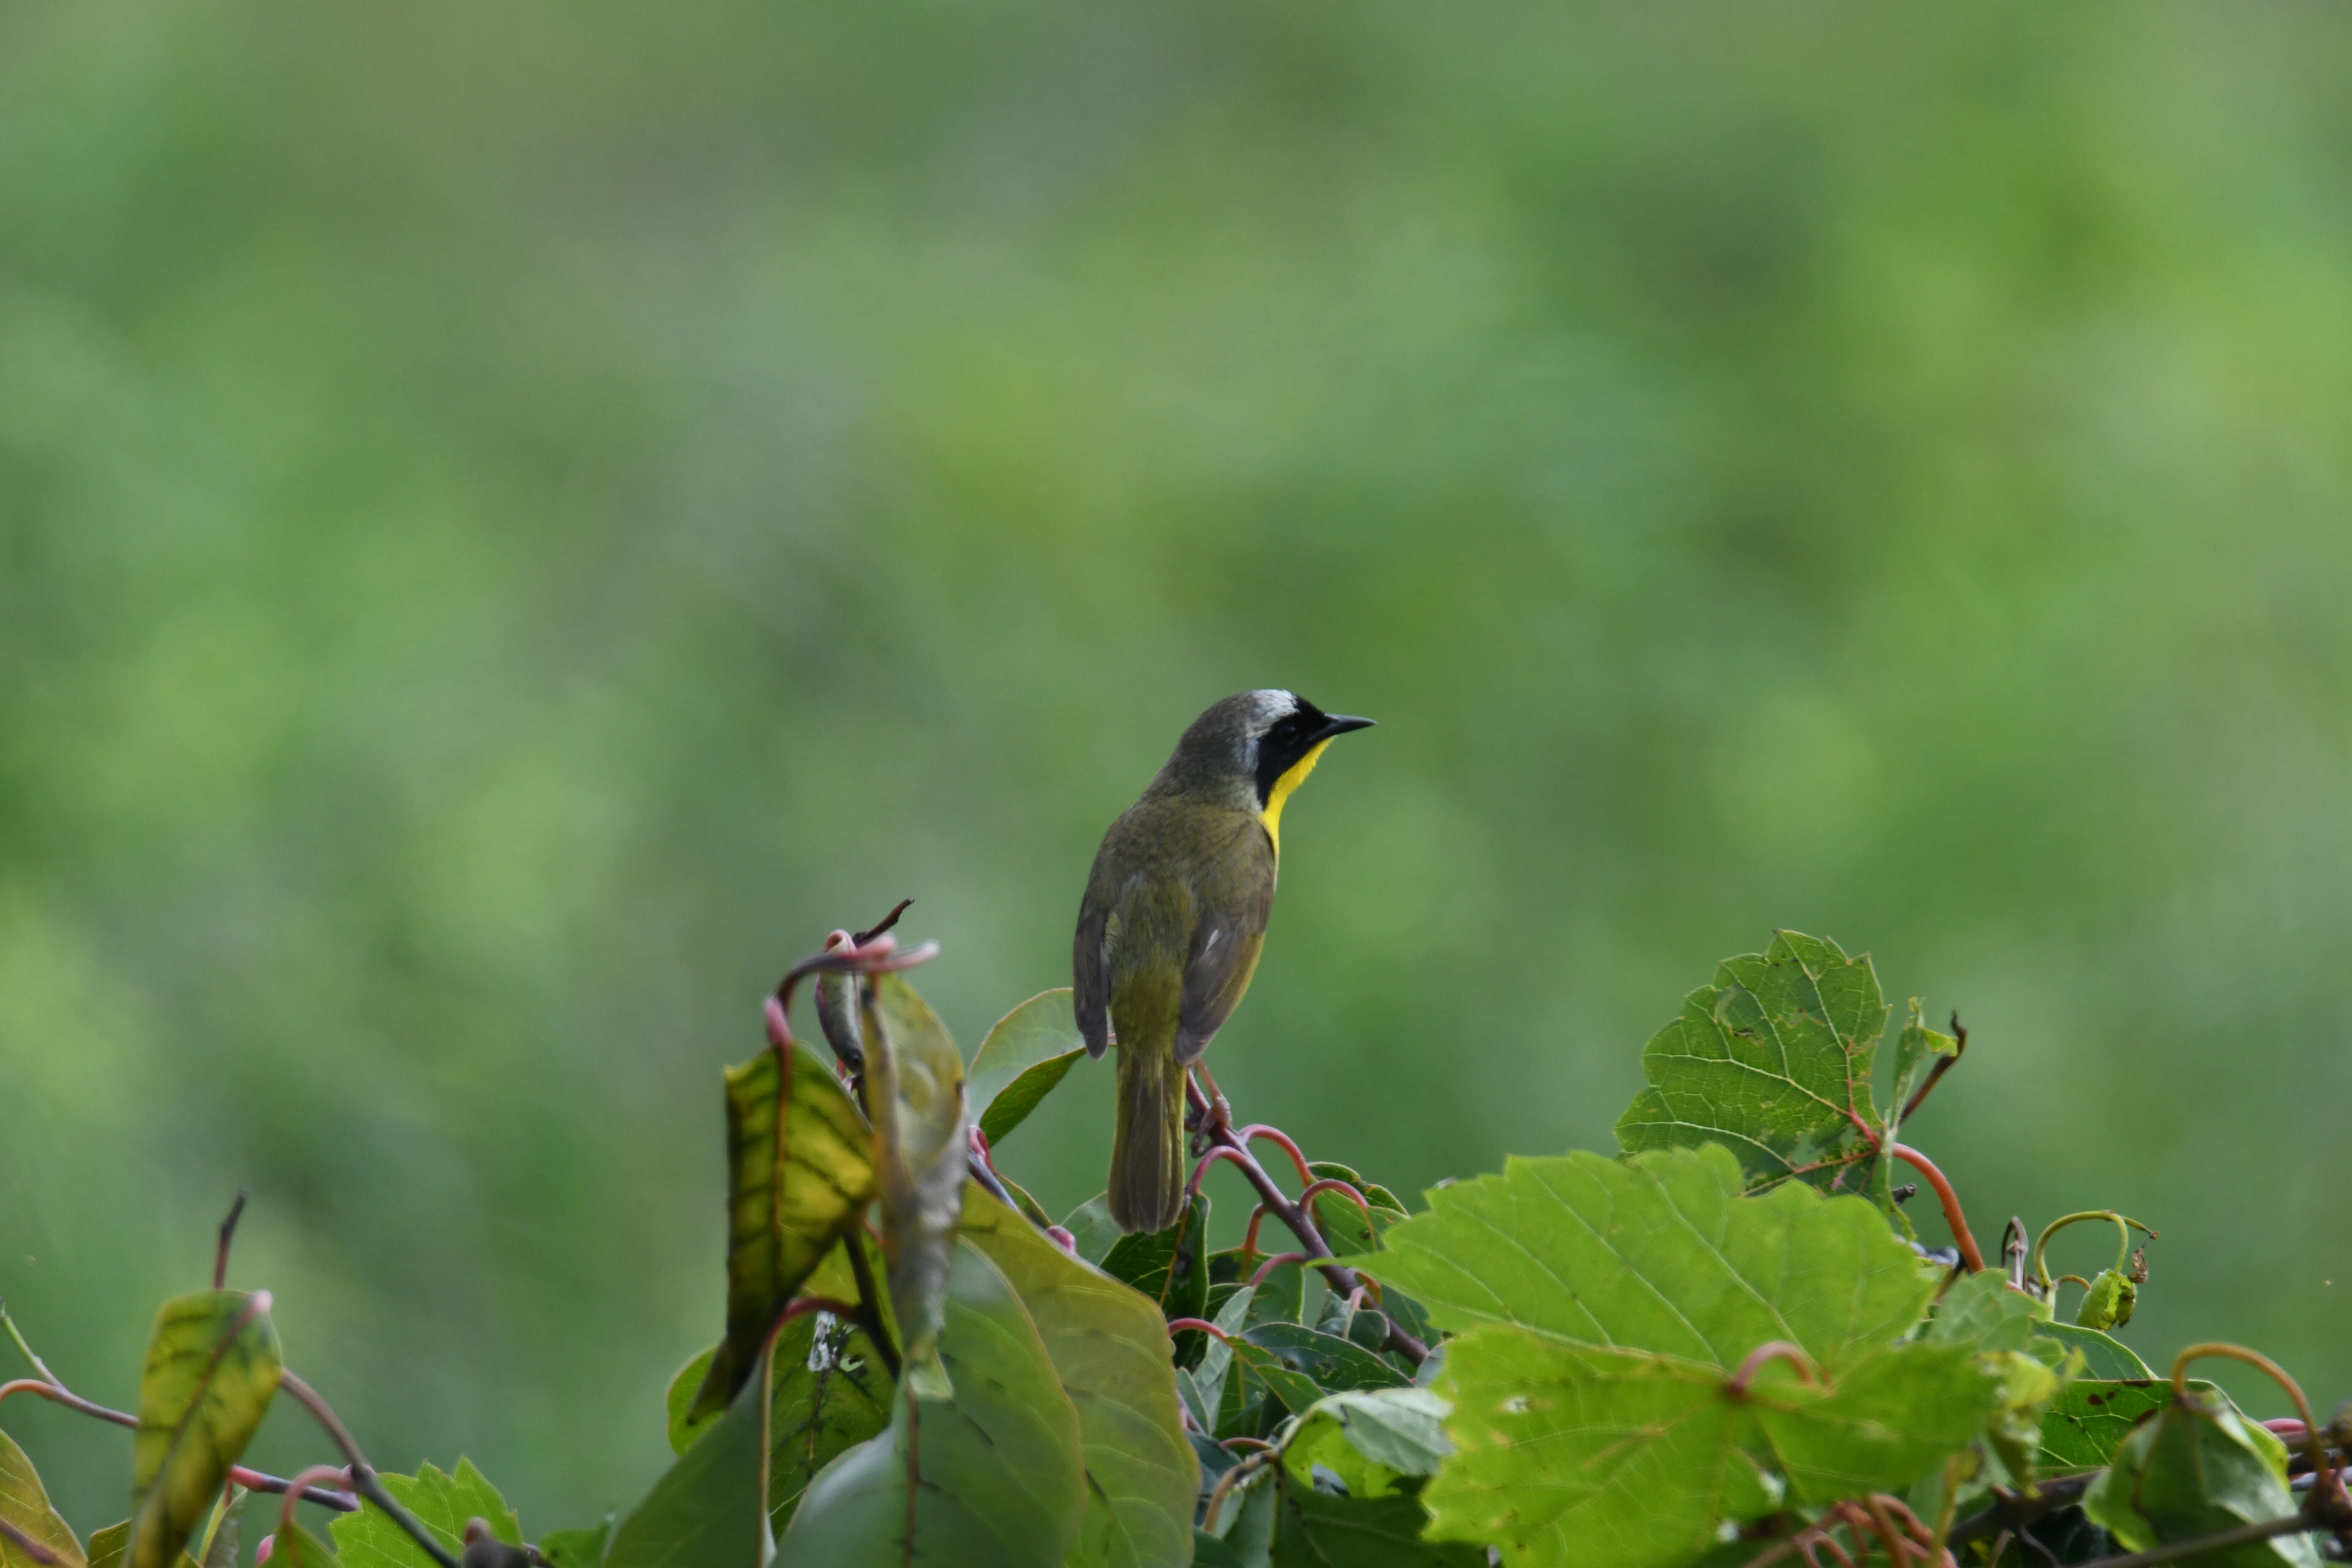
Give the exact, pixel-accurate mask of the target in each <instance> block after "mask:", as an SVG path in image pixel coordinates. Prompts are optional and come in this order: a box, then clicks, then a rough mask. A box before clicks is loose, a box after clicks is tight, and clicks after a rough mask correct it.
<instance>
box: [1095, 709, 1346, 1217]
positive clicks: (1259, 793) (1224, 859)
mask: <svg viewBox="0 0 2352 1568" xmlns="http://www.w3.org/2000/svg"><path fill="white" fill-rule="evenodd" d="M1371 723H1372V721H1370V719H1359V718H1354V717H1351V716H1349V715H1347V714H1339V713H1326V712H1324V711H1323V710H1321V709H1320V708H1318V707H1317V706H1315V704H1314V703H1312V702H1309V701H1307V700H1306V699H1305V698H1303V697H1300V696H1297V694H1296V693H1293V692H1289V691H1284V690H1280V689H1271V688H1269V689H1263V690H1257V691H1244V692H1241V693H1239V694H1237V695H1235V696H1232V697H1228V698H1226V699H1224V700H1223V701H1221V702H1217V703H1214V704H1212V705H1211V706H1210V708H1209V709H1208V710H1207V711H1205V712H1203V713H1202V715H1201V716H1200V717H1199V718H1198V719H1195V720H1193V721H1192V726H1191V727H1190V728H1188V729H1187V730H1186V731H1184V733H1183V735H1182V736H1181V738H1180V739H1179V740H1178V741H1177V742H1176V750H1175V752H1174V753H1173V754H1172V755H1171V756H1170V757H1169V759H1168V765H1167V766H1165V767H1163V768H1161V769H1160V772H1159V773H1158V775H1157V776H1156V777H1154V778H1153V779H1152V781H1151V783H1150V785H1149V786H1148V787H1147V788H1146V789H1145V790H1144V792H1143V795H1142V798H1140V799H1139V800H1138V801H1137V802H1136V803H1135V804H1134V805H1131V806H1129V807H1128V808H1127V810H1126V811H1125V812H1123V813H1121V814H1120V816H1119V818H1118V821H1116V822H1114V823H1112V824H1111V825H1110V827H1109V830H1108V831H1107V832H1106V833H1104V835H1103V838H1102V847H1100V848H1099V849H1097V851H1096V852H1095V860H1094V868H1093V869H1092V871H1091V872H1089V873H1088V875H1087V890H1086V897H1085V898H1084V899H1083V900H1081V902H1080V903H1079V906H1078V928H1077V932H1076V937H1075V938H1074V939H1073V941H1072V943H1071V954H1070V969H1071V979H1072V986H1071V1000H1072V1005H1074V1006H1075V1008H1076V1012H1077V1025H1078V1033H1079V1035H1080V1036H1081V1037H1083V1038H1084V1039H1085V1041H1086V1047H1087V1054H1088V1055H1089V1056H1091V1057H1093V1058H1096V1059H1097V1060H1098V1059H1100V1058H1101V1057H1102V1054H1103V1052H1104V1051H1105V1050H1106V1049H1108V1047H1110V1045H1111V1044H1112V1043H1113V1042H1114V1041H1116V1042H1117V1044H1118V1126H1117V1130H1116V1132H1115V1134H1114V1136H1113V1140H1112V1144H1111V1156H1110V1181H1109V1186H1108V1193H1107V1196H1108V1202H1109V1208H1110V1215H1111V1218H1112V1220H1113V1221H1115V1222H1116V1223H1117V1224H1118V1227H1119V1228H1120V1229H1121V1230H1122V1231H1126V1232H1129V1233H1133V1232H1137V1231H1160V1230H1165V1229H1167V1228H1168V1227H1169V1226H1171V1225H1174V1224H1175V1223H1176V1221H1177V1219H1178V1217H1179V1216H1180V1215H1182V1213H1183V1211H1184V1198H1185V1191H1184V1188H1185V1182H1184V1175H1185V1171H1184V1100H1185V1093H1184V1086H1185V1074H1186V1071H1187V1070H1188V1069H1189V1068H1191V1067H1192V1064H1193V1063H1194V1062H1196V1061H1198V1060H1199V1059H1200V1058H1201V1053H1202V1052H1203V1051H1205V1050H1207V1049H1208V1047H1209V1041H1210V1040H1211V1039H1212V1038H1213V1037H1215V1035H1216V1033H1217V1030H1218V1029H1219V1028H1220V1027H1221V1026H1223V1024H1224V1021H1225V1019H1226V1017H1227V1016H1230V1015H1231V1014H1232V1012H1233V1010H1234V1005H1235V1004H1236V1003H1238V1002H1239V1001H1240V1000H1241V999H1242V994H1243V993H1244V992H1245V991H1247V990H1248V989H1249V984H1250V977H1251V976H1252V975H1253V974H1255V973H1256V972H1257V960H1258V951H1259V949H1260V947H1261V946H1262V945H1263V944H1264V942H1265V921H1266V916H1267V915H1268V913H1270V912H1271V911H1272V910H1273V908H1274V884H1275V874H1276V868H1278V867H1279V865H1280V864H1281V858H1282V808H1283V805H1284V804H1285V803H1286V802H1287V801H1288V800H1289V798H1290V794H1291V792H1292V791H1293V790H1295V789H1297V787H1298V786H1299V784H1301V783H1302V782H1304V781H1305V779H1306V777H1307V774H1308V773H1311V772H1313V771H1314V768H1315V763H1316V762H1317V761H1318V759H1319V758H1320V757H1321V756H1322V755H1323V749H1324V747H1326V746H1328V745H1329V744H1330V743H1331V741H1332V739H1333V737H1335V736H1339V735H1344V734H1346V733H1348V732H1349V731H1351V730H1363V729H1369V728H1370V726H1371Z"/></svg>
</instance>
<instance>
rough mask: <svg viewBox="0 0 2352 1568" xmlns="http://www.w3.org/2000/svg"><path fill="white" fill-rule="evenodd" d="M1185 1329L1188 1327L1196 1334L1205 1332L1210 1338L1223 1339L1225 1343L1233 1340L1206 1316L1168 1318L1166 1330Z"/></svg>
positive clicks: (1175, 1331) (1177, 1330) (1178, 1330)
mask: <svg viewBox="0 0 2352 1568" xmlns="http://www.w3.org/2000/svg"><path fill="white" fill-rule="evenodd" d="M1186 1329H1190V1330H1191V1331H1192V1332H1194V1333H1196V1334H1207V1335H1210V1336H1211V1337H1212V1338H1214V1339H1220V1340H1223V1341H1224V1342H1225V1343H1227V1344H1231V1343H1233V1342H1234V1336H1233V1335H1231V1334H1229V1333H1227V1332H1225V1331H1224V1330H1223V1329H1221V1328H1219V1327H1217V1325H1216V1324H1214V1323H1213V1322H1211V1321H1209V1320H1208V1319H1206V1318H1171V1319H1169V1320H1168V1331H1169V1332H1170V1333H1171V1334H1173V1333H1178V1332H1181V1331H1183V1330H1186Z"/></svg>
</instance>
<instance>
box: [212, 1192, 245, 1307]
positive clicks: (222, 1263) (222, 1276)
mask: <svg viewBox="0 0 2352 1568" xmlns="http://www.w3.org/2000/svg"><path fill="white" fill-rule="evenodd" d="M250 1195H251V1194H249V1193H248V1192H247V1190H246V1189H245V1188H243V1187H239V1188H238V1189H237V1190H236V1202H235V1203H233V1204H231V1205H228V1217H227V1218H226V1219H225V1220H223V1221H221V1222H220V1246H219V1247H215V1249H214V1251H213V1289H215V1290H219V1289H226V1287H227V1285H228V1244H229V1243H230V1241H232V1240H233V1239H235V1237H236V1222H237V1221H238V1220H240V1219H242V1218H244V1217H245V1200H246V1199H247V1197H249V1196H250Z"/></svg>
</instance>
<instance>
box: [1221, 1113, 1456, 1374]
mask: <svg viewBox="0 0 2352 1568" xmlns="http://www.w3.org/2000/svg"><path fill="white" fill-rule="evenodd" d="M1184 1088H1185V1092H1186V1094H1187V1096H1188V1097H1189V1098H1190V1099H1191V1100H1192V1105H1193V1108H1194V1109H1195V1110H1199V1111H1200V1112H1201V1113H1202V1126H1203V1127H1204V1128H1206V1129H1209V1130H1210V1131H1209V1132H1208V1136H1209V1139H1210V1141H1211V1142H1213V1144H1215V1145H1216V1146H1217V1147H1218V1148H1221V1149H1230V1150H1232V1151H1233V1153H1234V1155H1235V1156H1238V1158H1234V1164H1236V1165H1239V1166H1240V1167H1241V1172H1242V1174H1243V1175H1244V1177H1246V1178H1247V1179H1248V1181H1249V1184H1250V1185H1251V1186H1253V1187H1255V1188H1256V1189H1257V1195H1258V1197H1259V1198H1260V1199H1261V1200H1262V1201H1263V1202H1264V1203H1265V1206H1266V1209H1267V1211H1268V1212H1269V1213H1271V1214H1272V1215H1274V1216H1275V1217H1276V1219H1278V1220H1280V1221H1282V1223H1283V1224H1284V1225H1286V1226H1289V1227H1290V1231H1291V1234H1292V1235H1294V1236H1296V1237H1298V1244H1299V1246H1300V1247H1302V1248H1303V1249H1304V1250H1305V1252H1306V1254H1307V1256H1306V1258H1304V1259H1302V1261H1307V1262H1313V1263H1314V1264H1315V1266H1316V1268H1318V1269H1320V1270H1321V1271H1322V1275H1323V1278H1324V1280H1325V1281H1326V1282H1327V1283H1328V1284H1329V1285H1330V1287H1331V1288H1332V1289H1335V1290H1337V1291H1339V1294H1340V1295H1342V1296H1346V1295H1348V1294H1349V1293H1350V1292H1352V1291H1353V1290H1355V1289H1356V1288H1357V1287H1358V1286H1360V1285H1361V1284H1362V1283H1363V1279H1362V1277H1361V1276H1360V1275H1358V1274H1357V1272H1356V1271H1355V1270H1354V1269H1352V1268H1347V1267H1346V1266H1344V1265H1342V1264H1339V1263H1335V1262H1330V1261H1328V1259H1329V1258H1331V1256H1332V1253H1331V1247H1330V1244H1329V1243H1328V1242H1326V1241H1325V1240H1324V1239H1323V1233H1322V1232H1320V1231H1318V1230H1317V1229H1316V1228H1315V1221H1314V1218H1313V1217H1312V1216H1311V1215H1308V1214H1307V1213H1306V1212H1305V1211H1303V1210H1302V1209H1300V1208H1299V1206H1298V1205H1296V1204H1294V1203H1292V1202H1291V1201H1290V1200H1289V1199H1288V1198H1286V1197H1285V1196H1283V1195H1282V1189H1281V1188H1280V1187H1277V1186H1276V1185H1275V1184H1274V1178H1273V1177H1272V1176H1269V1175H1267V1174H1266V1173H1265V1166H1263V1165H1261V1164H1259V1163H1257V1161H1256V1160H1255V1158H1253V1157H1252V1156H1251V1154H1250V1152H1249V1145H1248V1143H1247V1142H1245V1141H1244V1137H1243V1135H1242V1133H1241V1132H1236V1131H1234V1129H1233V1128H1232V1127H1230V1126H1225V1125H1222V1124H1219V1123H1217V1122H1216V1121H1213V1119H1212V1118H1211V1117H1210V1115H1209V1109H1210V1108H1209V1102H1208V1097H1207V1096H1206V1095H1204V1094H1202V1092H1201V1086H1200V1085H1199V1084H1197V1083H1195V1082H1193V1081H1192V1075H1191V1074H1190V1073H1187V1074H1186V1075H1185V1078H1184ZM1243 1131H1244V1132H1252V1133H1258V1134H1262V1135H1268V1136H1274V1137H1277V1138H1280V1139H1281V1142H1282V1143H1283V1145H1284V1146H1285V1147H1286V1148H1287V1149H1289V1151H1290V1152H1291V1155H1292V1157H1293V1158H1294V1159H1297V1161H1298V1163H1299V1165H1300V1166H1301V1167H1302V1168H1303V1167H1304V1166H1305V1165H1306V1163H1307V1162H1306V1160H1305V1158H1304V1157H1303V1156H1300V1155H1299V1153H1298V1146H1297V1144H1296V1143H1293V1142H1291V1141H1290V1140H1289V1139H1288V1138H1286V1137H1282V1135H1281V1134H1279V1133H1276V1132H1275V1131H1273V1129H1271V1128H1255V1127H1253V1128H1245V1129H1244V1130H1243ZM1311 1179H1312V1178H1311V1177H1310V1180H1311ZM1382 1316H1384V1317H1386V1316H1388V1315H1387V1314H1385V1313H1383V1314H1382ZM1388 1324H1389V1333H1388V1339H1387V1340H1386V1342H1385V1343H1386V1344H1388V1345H1389V1346H1390V1347H1391V1349H1394V1350H1396V1351H1398V1352H1402V1354H1403V1355H1404V1357H1405V1358H1406V1359H1407V1360H1409V1361H1411V1362H1412V1363H1413V1364H1414V1365H1415V1366H1419V1365H1420V1364H1421V1363H1423V1361H1426V1360H1427V1359H1428V1358H1429V1347H1428V1346H1427V1345H1425V1344H1423V1343H1422V1342H1421V1341H1419V1340H1418V1339H1415V1338H1414V1337H1413V1336H1412V1334H1409V1333H1407V1332H1406V1331H1404V1329H1403V1328H1402V1326H1401V1325H1399V1323H1398V1322H1397V1321H1396V1319H1395V1318H1393V1317H1389V1319H1388Z"/></svg>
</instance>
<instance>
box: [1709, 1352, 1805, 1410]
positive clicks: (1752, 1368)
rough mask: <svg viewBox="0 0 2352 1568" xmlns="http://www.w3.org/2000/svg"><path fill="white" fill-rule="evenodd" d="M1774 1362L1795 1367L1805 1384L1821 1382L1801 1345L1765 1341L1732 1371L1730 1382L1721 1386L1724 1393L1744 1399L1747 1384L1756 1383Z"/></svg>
mask: <svg viewBox="0 0 2352 1568" xmlns="http://www.w3.org/2000/svg"><path fill="white" fill-rule="evenodd" d="M1776 1361H1785V1362H1787V1363H1789V1364H1790V1366H1793V1367H1795V1368H1796V1369H1797V1375H1798V1376H1800V1377H1801V1378H1803V1379H1804V1380H1805V1381H1806V1382H1807V1383H1819V1382H1821V1380H1822V1379H1821V1374H1820V1373H1817V1372H1815V1371H1814V1370H1813V1362H1812V1358H1811V1356H1808V1355H1807V1354H1806V1353H1805V1351H1804V1347H1803V1346H1802V1345H1798V1344H1792V1343H1790V1342H1789V1341H1787V1340H1767V1341H1766V1342H1764V1343H1762V1344H1760V1345H1758V1346H1757V1347H1756V1348H1755V1349H1754V1350H1752V1351H1749V1352H1748V1355H1747V1359H1745V1360H1744V1361H1742V1362H1741V1363H1739V1364H1738V1366H1737V1367H1735V1368H1733V1369H1732V1373H1731V1381H1730V1382H1729V1383H1727V1384H1724V1385H1723V1391H1724V1393H1726V1394H1729V1395H1731V1396H1732V1397H1733V1398H1734V1399H1738V1398H1743V1397H1745V1396H1746V1394H1747V1393H1748V1384H1751V1383H1753V1382H1755V1381H1756V1374H1757V1373H1759V1372H1761V1371H1763V1370H1764V1368H1765V1366H1766V1365H1767V1364H1768V1363H1771V1362H1776Z"/></svg>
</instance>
